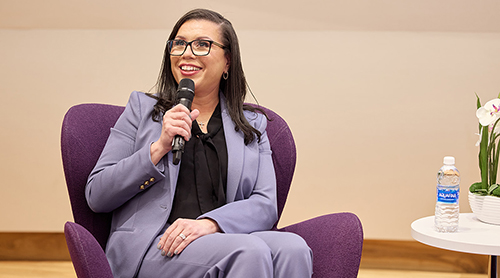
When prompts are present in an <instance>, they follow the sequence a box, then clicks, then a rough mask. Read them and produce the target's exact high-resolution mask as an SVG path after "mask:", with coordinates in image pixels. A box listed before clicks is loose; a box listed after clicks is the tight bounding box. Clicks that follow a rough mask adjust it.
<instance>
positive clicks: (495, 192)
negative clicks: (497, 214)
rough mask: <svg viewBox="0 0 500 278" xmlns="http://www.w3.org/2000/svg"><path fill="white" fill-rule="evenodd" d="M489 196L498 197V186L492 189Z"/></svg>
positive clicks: (499, 188) (499, 192) (499, 191)
mask: <svg viewBox="0 0 500 278" xmlns="http://www.w3.org/2000/svg"><path fill="white" fill-rule="evenodd" d="M490 195H493V196H497V197H500V186H499V187H497V188H496V189H494V190H493V191H491V194H490Z"/></svg>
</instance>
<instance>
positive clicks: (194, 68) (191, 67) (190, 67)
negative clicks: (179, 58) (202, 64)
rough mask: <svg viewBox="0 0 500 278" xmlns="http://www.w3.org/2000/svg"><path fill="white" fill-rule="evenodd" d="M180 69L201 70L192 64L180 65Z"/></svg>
mask: <svg viewBox="0 0 500 278" xmlns="http://www.w3.org/2000/svg"><path fill="white" fill-rule="evenodd" d="M181 70H183V71H198V70H201V68H199V67H194V66H181Z"/></svg>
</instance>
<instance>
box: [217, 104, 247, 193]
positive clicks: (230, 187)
mask: <svg viewBox="0 0 500 278" xmlns="http://www.w3.org/2000/svg"><path fill="white" fill-rule="evenodd" d="M220 100H221V113H222V124H223V125H224V135H225V137H226V146H227V153H228V158H227V160H228V161H227V191H226V201H227V202H228V203H229V202H233V201H234V199H235V197H236V192H237V190H238V185H239V182H240V179H241V173H242V171H243V158H244V150H245V143H244V142H243V141H244V140H243V138H242V136H243V135H242V134H241V133H238V132H236V130H235V129H234V128H235V125H234V123H233V120H231V117H230V116H229V114H228V112H227V106H226V99H225V98H224V95H222V94H220Z"/></svg>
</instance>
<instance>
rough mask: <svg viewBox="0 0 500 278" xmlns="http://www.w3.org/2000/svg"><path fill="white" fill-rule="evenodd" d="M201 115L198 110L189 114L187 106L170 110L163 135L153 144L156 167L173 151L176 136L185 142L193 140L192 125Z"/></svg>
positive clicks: (152, 151)
mask: <svg viewBox="0 0 500 278" xmlns="http://www.w3.org/2000/svg"><path fill="white" fill-rule="evenodd" d="M199 115H200V112H199V111H198V110H197V109H194V110H193V111H191V112H189V109H187V107H186V106H184V105H182V104H178V105H176V106H174V107H172V109H170V110H168V111H167V112H166V113H165V115H164V116H163V121H162V128H161V135H160V138H159V139H158V141H156V142H154V143H153V144H151V149H150V151H151V160H152V162H153V163H154V164H155V165H156V164H158V162H160V160H161V158H162V157H163V156H164V155H165V154H167V153H168V152H169V151H170V150H171V149H172V142H173V140H174V137H175V136H176V135H180V136H182V137H183V138H184V140H186V141H189V139H190V138H191V125H192V123H193V121H194V120H196V118H197V117H198V116H199Z"/></svg>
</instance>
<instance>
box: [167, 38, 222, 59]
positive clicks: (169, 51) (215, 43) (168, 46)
mask: <svg viewBox="0 0 500 278" xmlns="http://www.w3.org/2000/svg"><path fill="white" fill-rule="evenodd" d="M174 41H184V42H185V43H186V46H185V47H184V50H183V51H182V53H181V54H172V44H173V43H174ZM196 41H204V42H208V43H210V46H208V51H207V54H203V55H198V54H195V53H194V51H193V45H192V43H193V42H196ZM212 44H214V45H216V46H218V47H220V48H222V49H226V48H227V46H225V45H223V44H221V43H218V42H216V41H212V40H200V39H198V40H192V41H190V42H187V41H185V40H179V39H178V40H168V41H167V49H168V54H169V55H170V56H182V55H184V53H186V49H187V48H188V46H189V47H190V48H191V53H193V55H194V56H207V55H208V54H210V51H211V50H212Z"/></svg>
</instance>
